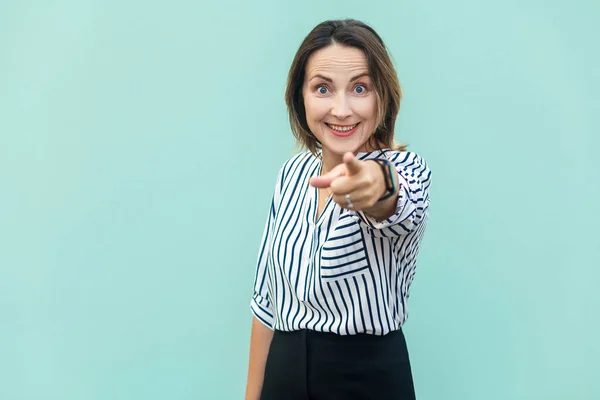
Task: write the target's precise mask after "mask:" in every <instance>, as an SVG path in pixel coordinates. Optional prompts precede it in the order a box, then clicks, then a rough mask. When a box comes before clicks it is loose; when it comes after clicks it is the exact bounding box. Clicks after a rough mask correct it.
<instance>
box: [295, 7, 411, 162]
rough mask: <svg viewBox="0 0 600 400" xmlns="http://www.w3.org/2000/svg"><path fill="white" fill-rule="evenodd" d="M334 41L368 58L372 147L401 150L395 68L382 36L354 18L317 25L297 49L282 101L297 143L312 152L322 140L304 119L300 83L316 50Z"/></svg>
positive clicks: (398, 100)
mask: <svg viewBox="0 0 600 400" xmlns="http://www.w3.org/2000/svg"><path fill="white" fill-rule="evenodd" d="M334 43H337V44H341V45H344V46H349V47H355V48H358V49H360V50H362V51H363V52H364V54H365V56H366V59H367V65H368V69H369V76H370V77H371V80H372V81H373V85H374V86H375V92H376V93H377V128H376V129H375V133H374V134H373V135H372V136H371V137H370V138H369V141H371V140H373V142H371V145H372V146H373V147H374V148H378V149H379V148H380V145H381V144H383V146H384V147H386V148H391V149H394V150H399V151H404V150H405V149H406V145H405V144H396V143H394V123H395V122H396V117H397V116H398V111H399V109H400V99H401V97H402V89H401V87H400V82H399V81H398V76H397V75H396V69H395V68H394V64H393V63H392V60H391V59H390V56H389V54H388V51H387V49H386V47H385V44H384V43H383V40H382V39H381V37H380V36H379V35H378V34H377V32H375V30H374V29H373V28H371V27H370V26H368V25H367V24H365V23H363V22H360V21H357V20H354V19H345V20H330V21H325V22H322V23H320V24H319V25H317V26H316V27H315V28H314V29H313V30H312V31H311V32H310V33H309V34H308V36H306V38H305V39H304V41H303V42H302V44H301V45H300V48H299V49H298V51H297V52H296V56H295V57H294V61H293V62H292V66H291V67H290V72H289V74H288V80H287V87H286V90H285V103H286V105H287V108H288V113H289V119H290V125H291V127H292V132H293V133H294V136H295V137H296V140H297V142H298V145H299V146H300V147H305V148H307V149H308V150H310V151H311V152H312V153H313V154H315V153H316V152H317V150H318V149H319V148H320V147H321V143H319V141H318V140H317V138H316V137H315V136H314V135H313V133H312V132H311V131H310V128H309V127H308V123H307V122H306V110H305V109H304V97H303V96H302V87H303V85H304V75H305V69H306V64H307V63H308V59H309V58H310V56H311V55H312V54H313V53H314V52H315V51H317V50H319V49H322V48H324V47H327V46H329V45H332V44H334Z"/></svg>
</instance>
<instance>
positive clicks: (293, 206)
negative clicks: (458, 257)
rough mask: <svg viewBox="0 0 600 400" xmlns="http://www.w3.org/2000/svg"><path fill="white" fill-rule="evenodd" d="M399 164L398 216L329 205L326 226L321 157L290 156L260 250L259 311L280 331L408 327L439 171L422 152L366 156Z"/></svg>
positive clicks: (255, 307)
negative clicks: (318, 180) (320, 204)
mask: <svg viewBox="0 0 600 400" xmlns="http://www.w3.org/2000/svg"><path fill="white" fill-rule="evenodd" d="M357 158H359V159H361V160H367V159H374V158H387V159H388V160H390V161H391V162H393V163H394V165H395V166H396V170H397V171H398V174H399V178H400V179H399V182H400V191H399V195H398V203H397V208H396V213H395V214H394V215H393V216H391V217H390V218H388V219H387V220H385V221H377V220H375V219H374V218H372V217H369V216H367V215H366V214H364V213H363V212H360V211H353V210H345V209H342V208H341V207H340V206H339V205H337V204H336V203H335V202H334V201H332V200H331V199H329V200H327V203H326V205H325V208H324V209H323V211H322V213H321V215H320V217H319V218H318V220H315V217H316V212H317V201H318V197H317V194H318V189H316V188H313V187H312V186H310V185H309V184H308V180H309V178H311V177H313V176H318V175H319V174H320V172H321V159H320V157H318V156H314V155H312V154H311V153H309V152H305V153H300V154H297V155H295V156H294V157H292V158H291V159H290V160H288V161H287V162H286V163H285V164H284V165H283V167H282V168H281V170H280V171H279V176H278V179H277V184H276V187H275V191H274V193H273V199H272V202H271V209H270V213H269V216H268V218H267V223H266V226H265V230H264V234H263V238H262V244H261V246H260V251H259V254H258V262H257V269H256V277H255V281H254V294H253V296H252V301H251V309H252V312H253V314H254V315H255V316H256V318H258V319H259V320H260V321H262V322H263V323H264V324H265V325H267V326H268V327H270V328H271V329H277V330H282V331H292V330H299V329H310V330H315V331H321V332H334V333H337V334H340V335H352V334H356V333H369V334H375V335H385V334H386V333H388V332H390V331H393V330H397V329H399V327H401V326H402V324H403V323H404V322H405V321H406V317H407V307H406V302H407V299H408V296H409V293H410V284H411V282H412V280H413V276H414V273H415V266H416V263H417V256H418V253H419V247H420V244H421V240H422V238H423V232H424V231H425V226H426V223H427V216H428V213H429V211H428V208H429V190H428V189H429V185H430V182H431V171H430V170H429V168H428V167H427V163H426V162H425V160H424V159H423V158H421V157H420V156H419V155H417V154H415V153H412V152H398V151H392V150H384V151H383V152H380V151H376V152H370V153H358V154H357Z"/></svg>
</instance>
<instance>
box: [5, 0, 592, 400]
mask: <svg viewBox="0 0 600 400" xmlns="http://www.w3.org/2000/svg"><path fill="white" fill-rule="evenodd" d="M345 17H354V18H358V19H362V20H364V21H366V22H369V23H370V24H372V25H373V26H374V27H375V28H376V29H377V30H378V31H379V32H380V34H381V36H382V37H383V38H384V40H385V41H386V42H387V44H388V46H389V48H390V50H391V53H392V54H393V57H394V60H395V63H396V65H397V68H398V72H399V76H400V79H401V82H402V84H403V87H404V91H405V97H404V100H403V103H402V107H401V112H400V118H399V120H398V124H397V139H398V140H403V141H406V142H408V143H409V144H410V149H411V150H413V151H417V152H419V153H420V154H421V155H423V156H424V157H425V158H426V159H427V160H428V162H429V164H430V166H431V168H432V169H433V172H434V178H433V186H432V192H431V199H432V208H431V216H430V223H429V226H428V231H427V234H426V236H425V241H424V243H423V247H422V251H421V256H420V261H419V266H418V272H417V275H416V280H415V283H414V286H413V290H412V297H411V299H410V303H409V305H410V308H409V314H410V316H409V319H408V322H407V324H406V325H405V331H406V336H407V340H408V344H409V349H410V354H411V357H412V363H413V369H414V377H415V384H416V389H417V393H418V398H419V399H422V400H440V399H444V400H471V399H472V400H496V399H498V400H506V399H515V400H516V399H523V400H534V399H543V400H551V399H556V400H559V399H560V400H564V399H569V400H571V399H573V400H574V399H586V400H592V399H600V381H599V380H598V376H599V375H600V362H599V359H600V345H599V344H598V342H599V339H600V323H599V322H598V317H599V314H600V295H599V294H598V287H599V284H600V254H599V245H598V239H599V237H600V235H599V234H598V230H599V228H600V223H599V222H600V221H599V206H598V201H599V200H600V199H599V197H600V196H599V191H600V185H599V184H598V182H597V176H598V172H599V166H600V161H598V158H597V155H596V154H597V151H598V148H599V146H600V141H599V140H598V135H599V133H600V120H599V114H600V106H599V101H598V93H599V91H600V55H599V50H598V40H599V37H600V28H599V25H598V21H599V20H600V3H598V2H597V1H594V0H589V1H541V0H540V1H533V0H526V1H495V2H489V1H488V2H483V1H476V0H458V1H453V2H449V1H442V0H437V1H431V2H408V1H388V2H385V1H378V0H373V1H370V2H367V1H364V0H363V1H349V0H344V1H342V0H338V1H329V2H323V1H304V2H283V1H275V0H271V1H263V2H245V1H237V2H235V1H231V0H227V1H220V2H216V1H215V2H202V1H201V2H194V1H171V2H152V1H128V2H121V1H115V0H105V1H89V0H88V1H86V0H77V1H75V0H72V1H67V0H60V1H37V2H36V1H31V2H17V1H8V0H5V1H2V3H0V399H2V400H25V399H40V400H54V399H56V400H83V399H85V400H108V399H111V400H121V399H122V400H138V399H139V400H142V399H143V400H148V399H160V400H163V399H169V400H170V399H173V400H176V399H241V398H242V396H243V391H244V386H245V374H246V365H247V351H248V342H249V328H250V321H251V315H250V312H249V307H248V304H249V299H250V295H251V285H252V279H253V276H254V263H255V259H256V254H257V247H258V244H259V240H260V235H261V233H262V229H263V223H264V218H265V217H266V214H267V210H268V202H269V199H270V196H271V191H272V188H273V185H274V182H275V178H276V174H277V170H278V168H279V166H280V165H281V164H282V162H284V161H285V160H286V159H287V158H288V157H289V156H290V155H291V154H292V152H293V147H294V142H293V139H292V136H291V133H290V130H289V126H288V123H287V117H286V113H285V107H284V103H283V91H284V85H285V79H286V73H287V69H288V67H289V65H290V62H291V60H292V57H293V55H294V52H295V50H296V49H297V47H298V45H299V44H300V42H301V40H302V38H303V37H304V35H306V34H307V33H308V31H309V30H310V29H311V28H312V27H313V26H314V25H316V24H317V23H318V22H320V21H322V20H324V19H329V18H345Z"/></svg>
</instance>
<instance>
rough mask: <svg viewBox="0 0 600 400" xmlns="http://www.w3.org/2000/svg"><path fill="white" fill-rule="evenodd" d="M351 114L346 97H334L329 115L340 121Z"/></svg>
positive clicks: (341, 95)
mask: <svg viewBox="0 0 600 400" xmlns="http://www.w3.org/2000/svg"><path fill="white" fill-rule="evenodd" d="M351 114H352V111H350V105H349V104H348V99H347V98H346V96H345V95H344V94H339V95H337V96H335V100H334V102H333V106H332V108H331V115H333V116H334V117H336V118H338V119H340V120H342V119H346V118H348V117H349V116H350V115H351Z"/></svg>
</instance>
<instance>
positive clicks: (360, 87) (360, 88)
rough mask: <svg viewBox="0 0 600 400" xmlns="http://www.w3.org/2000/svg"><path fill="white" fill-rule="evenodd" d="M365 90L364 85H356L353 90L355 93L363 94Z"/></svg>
mask: <svg viewBox="0 0 600 400" xmlns="http://www.w3.org/2000/svg"><path fill="white" fill-rule="evenodd" d="M366 91H367V88H366V86H365V85H356V86H355V87H354V92H355V93H357V94H363V93H364V92H366Z"/></svg>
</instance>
